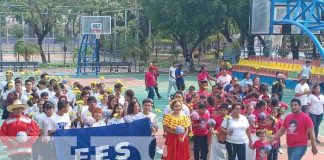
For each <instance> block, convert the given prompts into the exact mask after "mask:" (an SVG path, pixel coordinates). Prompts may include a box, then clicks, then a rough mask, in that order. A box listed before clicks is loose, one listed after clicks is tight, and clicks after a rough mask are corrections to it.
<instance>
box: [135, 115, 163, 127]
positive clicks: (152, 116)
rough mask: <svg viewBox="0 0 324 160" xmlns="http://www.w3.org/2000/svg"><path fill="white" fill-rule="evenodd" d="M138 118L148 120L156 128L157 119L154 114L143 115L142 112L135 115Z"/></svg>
mask: <svg viewBox="0 0 324 160" xmlns="http://www.w3.org/2000/svg"><path fill="white" fill-rule="evenodd" d="M137 115H138V116H139V117H144V118H149V119H150V121H151V124H154V125H155V126H158V119H157V116H156V114H155V113H152V112H149V114H148V115H146V114H144V113H143V112H140V113H138V114H137Z"/></svg>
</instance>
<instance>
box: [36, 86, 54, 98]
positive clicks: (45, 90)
mask: <svg viewBox="0 0 324 160" xmlns="http://www.w3.org/2000/svg"><path fill="white" fill-rule="evenodd" d="M43 92H47V93H48V97H51V96H53V95H55V93H54V92H53V91H50V90H49V89H48V88H44V89H42V90H39V91H37V94H38V96H39V98H41V94H42V93H43Z"/></svg>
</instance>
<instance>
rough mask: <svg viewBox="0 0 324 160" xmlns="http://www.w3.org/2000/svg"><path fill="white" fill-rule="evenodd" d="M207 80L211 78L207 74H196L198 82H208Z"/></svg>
mask: <svg viewBox="0 0 324 160" xmlns="http://www.w3.org/2000/svg"><path fill="white" fill-rule="evenodd" d="M208 78H211V76H210V75H209V73H208V72H201V73H199V74H198V82H201V81H208Z"/></svg>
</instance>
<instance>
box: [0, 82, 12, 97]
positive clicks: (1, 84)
mask: <svg viewBox="0 0 324 160" xmlns="http://www.w3.org/2000/svg"><path fill="white" fill-rule="evenodd" d="M7 83H8V82H7V81H6V80H4V81H2V82H1V83H0V89H1V92H0V95H1V93H4V92H3V90H4V87H5V86H6V85H7ZM11 83H12V84H13V85H14V86H13V87H15V82H14V81H13V80H11Z"/></svg>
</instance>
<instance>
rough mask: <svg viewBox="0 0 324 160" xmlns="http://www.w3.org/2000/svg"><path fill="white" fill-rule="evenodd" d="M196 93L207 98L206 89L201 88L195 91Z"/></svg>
mask: <svg viewBox="0 0 324 160" xmlns="http://www.w3.org/2000/svg"><path fill="white" fill-rule="evenodd" d="M197 94H198V95H199V96H201V95H204V96H205V97H206V98H208V96H209V95H210V94H209V93H208V92H207V91H205V90H201V89H200V90H199V91H198V92H197Z"/></svg>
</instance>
